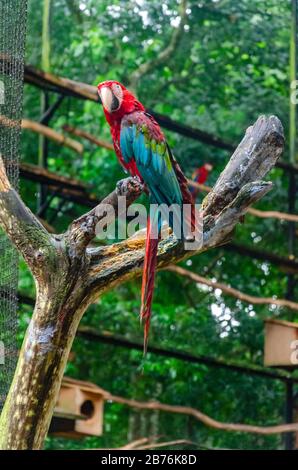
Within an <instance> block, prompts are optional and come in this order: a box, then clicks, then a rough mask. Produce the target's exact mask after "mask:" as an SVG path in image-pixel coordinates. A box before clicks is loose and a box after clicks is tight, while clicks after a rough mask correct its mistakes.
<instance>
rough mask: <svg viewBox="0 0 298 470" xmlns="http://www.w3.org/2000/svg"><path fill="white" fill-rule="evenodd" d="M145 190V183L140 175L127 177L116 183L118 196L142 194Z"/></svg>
mask: <svg viewBox="0 0 298 470" xmlns="http://www.w3.org/2000/svg"><path fill="white" fill-rule="evenodd" d="M143 191H144V184H143V183H142V181H141V180H140V178H139V177H138V176H133V177H130V178H125V179H123V180H120V181H118V183H117V184H116V193H117V196H128V195H130V194H136V193H137V194H141V193H142V192H143Z"/></svg>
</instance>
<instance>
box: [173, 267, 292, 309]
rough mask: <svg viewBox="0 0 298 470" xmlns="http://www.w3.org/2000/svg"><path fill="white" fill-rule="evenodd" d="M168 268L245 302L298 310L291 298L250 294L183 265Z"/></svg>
mask: <svg viewBox="0 0 298 470" xmlns="http://www.w3.org/2000/svg"><path fill="white" fill-rule="evenodd" d="M166 270H167V271H171V272H173V273H176V274H178V275H179V276H184V277H186V278H188V279H190V280H191V281H194V282H196V283H198V284H204V285H205V286H209V287H211V288H212V289H213V290H215V289H220V290H222V291H223V292H224V293H225V294H228V295H230V296H232V297H235V298H236V299H239V300H244V302H248V303H250V304H257V305H264V304H265V305H278V306H279V307H288V308H290V309H292V310H296V311H297V310H298V303H296V302H292V301H291V300H287V299H275V298H274V297H256V296H254V295H249V294H246V293H245V292H241V291H240V290H238V289H234V288H233V287H230V286H228V285H227V284H224V283H222V282H213V281H212V280H211V279H207V278H206V277H203V276H200V275H199V274H196V273H194V272H192V271H189V270H188V269H184V268H182V267H181V266H174V265H172V266H168V267H167V268H166Z"/></svg>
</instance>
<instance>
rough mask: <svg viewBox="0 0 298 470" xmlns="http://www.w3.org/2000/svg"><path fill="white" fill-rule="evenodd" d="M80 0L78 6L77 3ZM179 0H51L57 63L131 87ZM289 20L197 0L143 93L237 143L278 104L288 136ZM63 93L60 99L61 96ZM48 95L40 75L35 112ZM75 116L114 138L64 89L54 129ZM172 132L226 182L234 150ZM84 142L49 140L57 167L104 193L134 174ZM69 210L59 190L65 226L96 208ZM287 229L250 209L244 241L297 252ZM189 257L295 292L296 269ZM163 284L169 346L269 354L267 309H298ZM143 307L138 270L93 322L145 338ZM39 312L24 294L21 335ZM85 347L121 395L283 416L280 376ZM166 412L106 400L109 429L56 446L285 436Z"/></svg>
mask: <svg viewBox="0 0 298 470" xmlns="http://www.w3.org/2000/svg"><path fill="white" fill-rule="evenodd" d="M71 4H72V5H73V7H74V8H70V7H69V5H71ZM29 6H30V10H29V25H28V41H27V62H28V63H32V64H33V65H35V66H40V63H41V49H40V42H41V36H40V31H41V24H42V9H41V8H40V2H39V1H38V0H30V2H29ZM78 6H79V9H78ZM75 7H76V8H75ZM177 8H178V2H176V1H175V0H165V1H164V2H163V3H162V5H161V3H160V1H157V0H150V1H149V0H143V1H138V0H130V1H123V0H119V1H113V2H111V1H107V0H101V1H100V2H98V1H96V0H84V1H76V0H73V1H72V2H69V1H65V0H52V10H51V31H50V37H51V58H50V61H51V70H52V71H53V72H55V73H56V74H59V75H61V76H65V77H68V78H71V79H74V80H79V81H82V82H87V83H91V84H97V83H98V82H99V81H101V80H105V79H117V80H119V81H122V82H124V83H125V84H126V85H129V82H130V76H131V74H132V73H133V72H134V71H135V70H136V68H137V67H138V66H140V65H141V64H142V63H144V62H147V61H150V60H151V59H153V58H155V57H156V55H158V54H159V53H160V51H161V50H163V49H164V48H165V47H166V46H167V45H168V43H169V41H170V38H171V35H172V32H173V25H175V24H177V23H175V20H177ZM289 22H290V6H289V2H280V1H278V0H262V1H261V0H249V1H248V0H243V1H241V2H235V1H232V0H227V1H224V0H218V1H210V0H202V1H201V2H197V1H194V0H192V1H189V7H188V11H187V21H186V25H185V27H184V33H183V36H182V40H181V41H180V43H179V44H178V46H177V48H176V50H175V53H174V54H173V55H171V56H170V57H169V58H168V60H167V61H166V62H165V63H163V64H162V65H160V66H159V67H157V68H153V69H152V70H150V71H149V72H148V74H146V75H145V76H143V77H142V78H141V80H140V81H139V83H138V87H137V92H138V97H139V98H140V100H142V101H143V102H144V104H145V105H146V106H147V107H149V108H154V109H155V110H156V111H158V112H161V113H164V114H167V115H169V116H171V117H172V118H173V119H176V120H177V121H180V122H183V123H186V124H189V125H191V126H192V127H198V128H201V129H202V130H205V131H208V132H210V133H214V134H216V135H219V136H221V137H222V138H223V139H224V140H226V141H230V142H236V143H237V142H239V140H240V139H241V138H242V135H243V132H244V130H245V129H246V127H247V126H248V125H250V124H251V123H252V122H253V121H254V120H255V119H256V118H257V116H258V115H259V114H277V115H278V116H279V117H280V119H281V120H282V122H283V124H284V127H285V132H286V135H287V132H288V61H289V51H288V49H289V47H288V46H289V40H290V38H289ZM54 99H55V97H54V96H52V97H51V100H52V101H51V102H53V100H54ZM39 103H40V93H39V92H38V90H37V89H36V88H34V87H32V86H30V87H29V86H28V85H27V86H26V89H25V107H24V114H25V116H26V117H29V118H32V119H38V116H39V109H40V104H39ZM64 124H70V125H73V126H75V127H78V128H82V129H84V130H87V131H88V132H90V133H91V134H94V135H95V136H100V137H101V138H105V139H110V136H109V130H108V126H107V125H106V124H105V120H104V117H103V113H102V110H101V108H100V107H99V106H98V105H97V104H95V103H91V102H87V101H86V102H84V101H80V100H77V99H74V98H67V99H65V100H64V102H63V104H62V106H61V107H60V108H59V111H58V112H57V113H56V115H55V119H53V121H52V122H51V126H53V127H54V128H55V129H56V130H58V131H60V132H63V130H62V127H63V125H64ZM167 138H168V141H169V143H170V145H171V146H172V148H173V149H174V152H175V155H176V156H177V158H178V159H179V161H180V162H181V164H182V167H183V168H184V169H185V172H186V174H187V175H191V173H192V171H193V169H194V168H196V167H198V166H200V165H201V164H202V163H203V162H207V161H208V162H210V163H212V164H213V165H214V171H213V173H212V174H211V176H210V179H209V181H208V184H210V185H212V184H213V183H214V182H215V181H216V179H217V177H218V175H219V173H220V172H221V170H222V169H223V168H224V166H225V164H226V163H227V161H228V158H229V155H228V153H227V152H225V151H223V150H219V149H215V148H213V147H209V146H206V145H203V144H201V143H199V142H196V141H193V140H190V139H186V138H184V137H181V136H179V135H177V134H173V133H167ZM83 143H84V148H85V150H84V154H83V156H79V155H77V154H74V153H73V152H72V151H71V150H69V149H65V148H60V147H57V146H56V145H54V144H53V143H50V157H49V162H48V163H49V169H50V170H52V171H55V172H58V173H60V174H62V175H68V176H71V177H75V178H78V179H80V180H82V181H84V182H86V183H88V184H89V185H90V186H91V188H92V190H93V192H95V193H96V194H98V195H99V196H100V197H101V196H104V195H106V194H108V193H109V192H110V191H111V190H112V189H113V188H114V185H115V182H116V181H117V180H118V179H120V178H122V177H123V176H124V175H123V172H122V170H121V168H120V167H119V164H118V162H117V161H116V158H115V156H114V155H113V153H111V152H108V151H107V150H104V149H101V148H97V147H95V146H93V145H92V144H89V143H86V141H84V142H83ZM37 148H38V137H37V136H36V135H33V134H30V133H24V135H23V156H24V159H25V161H26V162H31V163H35V164H36V163H37ZM283 158H285V159H286V158H287V154H286V155H284V157H283ZM270 178H271V180H272V181H273V182H274V189H273V191H272V192H271V193H269V194H268V195H267V196H266V198H265V199H264V200H263V201H262V202H261V203H260V204H259V205H258V207H259V208H261V209H264V210H266V209H267V210H268V209H272V210H280V211H287V204H288V202H287V188H288V179H287V174H286V173H284V172H282V171H281V170H278V169H275V170H273V171H272V172H271V175H270ZM21 190H22V195H23V197H24V199H25V201H26V202H27V203H28V204H29V206H30V207H31V209H32V210H35V209H36V193H37V190H38V188H37V186H36V185H34V184H32V183H30V182H25V181H22V187H21ZM57 208H59V199H58V198H54V200H53V201H52V204H51V209H50V210H49V211H48V213H47V218H48V220H49V221H50V222H51V223H52V224H53V225H54V226H55V228H56V230H57V231H62V230H64V229H65V228H66V227H67V225H68V224H69V223H70V221H71V220H72V219H73V218H74V217H76V216H78V215H79V214H81V213H82V212H83V211H84V208H83V207H80V206H78V205H74V204H73V203H71V202H68V203H66V204H65V205H64V206H63V212H62V211H61V210H60V211H58V214H56V215H55V210H57ZM54 216H55V218H54V219H53V217H54ZM287 234H288V225H287V224H286V223H284V222H280V221H277V220H274V219H257V218H255V217H252V216H251V215H249V216H246V219H245V222H244V224H242V225H241V226H239V227H238V228H237V230H236V234H235V237H236V239H237V241H239V242H241V243H243V244H247V245H251V246H255V247H256V248H259V249H260V250H262V249H264V250H270V251H272V252H274V253H277V254H280V255H285V256H286V255H287V249H288V247H287ZM182 265H183V266H185V267H187V268H189V269H191V270H192V271H194V272H197V273H200V274H203V275H206V276H208V277H210V278H214V279H217V280H221V281H222V282H225V283H228V284H230V285H232V286H233V287H236V288H238V289H240V290H243V291H245V292H247V293H250V294H253V295H256V296H272V295H276V296H277V297H284V296H285V292H286V288H287V278H286V274H285V273H283V272H281V271H280V270H279V269H278V268H277V267H275V266H273V265H270V264H268V263H265V262H260V261H256V260H254V259H250V258H247V257H243V256H239V255H237V254H234V253H231V252H227V251H225V250H224V249H223V248H221V249H218V250H213V251H210V252H208V253H205V254H203V255H201V256H199V257H194V258H192V259H191V260H189V261H187V262H184V263H182ZM156 284H157V285H156V290H155V299H154V308H153V310H154V315H153V320H152V334H151V337H150V342H152V344H153V343H154V344H157V345H159V346H162V347H164V348H175V349H179V350H181V351H188V352H191V353H193V354H203V355H207V356H211V357H215V358H221V359H224V360H230V361H235V362H236V361H238V362H241V363H244V364H259V365H261V364H262V361H263V319H264V318H267V317H281V318H287V319H290V320H297V314H294V313H293V311H288V310H286V309H281V308H280V309H278V308H273V307H268V306H262V305H258V306H257V305H256V306H252V305H248V304H246V303H244V302H241V301H238V300H236V299H234V298H231V297H228V296H226V295H224V294H222V293H221V292H220V291H218V290H216V291H215V292H210V290H209V289H208V288H205V287H202V286H199V285H196V284H194V283H192V282H190V281H187V280H185V279H183V278H179V277H177V276H176V275H174V274H173V273H167V272H162V273H159V274H158V276H157V283H156ZM20 289H21V291H22V292H24V293H26V295H34V286H33V283H32V279H31V277H30V274H29V273H28V271H27V269H26V268H25V266H24V264H23V263H22V265H21V275H20ZM296 293H297V292H296ZM139 305H140V282H139V281H138V280H137V281H133V282H130V283H127V284H125V285H122V286H120V287H119V288H117V289H115V290H113V291H111V292H108V293H107V294H105V295H104V296H103V297H102V298H100V299H99V300H98V302H97V303H96V304H95V305H92V306H91V307H90V308H89V309H88V311H87V313H86V314H85V316H84V318H83V322H82V323H83V324H85V325H89V326H93V327H94V328H96V329H98V330H108V331H111V332H113V333H115V334H121V335H124V336H126V337H128V338H136V339H138V340H140V341H141V337H142V329H141V328H140V325H139V319H138V312H139ZM29 312H30V308H28V307H26V306H23V305H22V307H21V317H20V318H21V321H20V339H21V337H22V335H23V332H24V330H25V328H26V326H27V324H28V321H29ZM73 352H74V354H73V356H72V358H71V360H70V361H69V363H68V365H67V369H66V374H68V375H71V376H73V377H77V378H80V379H82V380H89V381H93V382H95V383H96V384H98V385H99V386H101V387H103V388H105V389H107V390H109V391H111V392H112V393H115V394H117V395H123V396H126V397H135V398H137V399H140V400H149V399H152V398H154V399H158V400H160V401H162V402H166V403H170V404H181V405H189V406H193V407H194V408H200V409H201V410H202V411H204V412H205V413H207V414H210V416H212V417H214V418H216V419H218V420H222V421H229V422H246V423H254V424H260V425H262V424H263V425H265V424H268V425H269V424H277V423H279V422H281V421H282V419H283V406H284V400H285V391H284V389H283V385H282V384H281V383H279V382H277V381H270V380H267V379H266V380H265V379H262V378H260V377H254V376H247V375H243V374H239V373H236V372H233V373H232V372H229V373H227V371H226V370H221V369H215V368H211V367H206V366H203V365H193V364H187V363H185V362H182V361H178V360H174V359H170V358H166V359H165V358H163V357H159V356H157V355H153V354H150V353H149V354H148V357H147V359H146V362H145V364H144V368H143V370H142V367H141V365H142V356H141V353H140V352H136V351H134V350H127V349H124V348H121V347H115V346H111V345H105V344H100V343H97V344H96V343H93V342H90V341H86V340H83V339H82V338H77V339H76V341H75V344H74V347H73ZM157 421H158V425H156V422H155V421H154V419H152V413H151V414H150V413H148V412H138V413H136V412H134V411H132V410H129V409H128V408H127V407H124V406H120V405H116V404H106V409H105V419H104V428H105V431H104V434H103V436H102V437H100V438H87V439H85V440H84V441H79V442H77V441H67V440H65V439H57V438H52V437H50V438H48V439H47V443H46V448H49V449H53V448H60V449H62V448H63V449H75V448H88V447H117V446H120V445H123V444H125V443H126V442H127V441H128V440H129V439H136V438H138V437H140V436H142V435H145V436H148V435H152V434H157V435H162V436H163V437H164V440H171V439H180V438H189V439H191V440H192V441H195V442H197V443H198V445H200V446H207V447H220V448H233V449H246V448H248V449H274V448H281V447H282V439H281V437H280V436H268V437H266V436H257V435H253V434H252V435H249V434H236V433H226V432H223V431H215V430H212V429H209V428H206V427H205V426H203V425H201V424H200V423H198V422H196V421H194V420H193V419H189V418H187V417H184V416H175V415H170V414H165V413H163V414H159V415H158V417H157ZM154 423H155V424H154ZM135 428H137V431H136V430H135Z"/></svg>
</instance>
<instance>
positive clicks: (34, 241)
mask: <svg viewBox="0 0 298 470" xmlns="http://www.w3.org/2000/svg"><path fill="white" fill-rule="evenodd" d="M283 142H284V139H283V130H282V126H281V124H280V122H279V120H278V119H277V118H276V117H274V116H272V117H270V118H266V117H261V118H259V119H258V120H257V122H256V123H255V125H254V126H253V127H250V128H249V129H248V130H247V132H246V135H245V137H244V139H243V140H242V142H241V144H240V145H239V147H238V149H237V150H236V151H235V153H234V155H233V156H232V158H231V160H230V162H229V164H228V166H227V168H226V169H225V170H224V172H223V173H222V175H221V176H220V179H219V181H220V184H219V183H217V184H216V185H215V189H214V191H212V192H211V193H209V195H208V197H207V199H206V201H205V204H204V213H205V217H204V237H203V238H204V239H203V246H202V248H201V249H200V250H199V251H197V252H194V251H188V252H186V251H185V250H184V246H183V243H182V242H181V241H178V240H177V239H176V238H175V236H173V235H170V236H168V237H167V238H166V239H165V240H162V241H161V242H160V247H159V254H158V267H159V268H162V267H165V266H167V265H168V264H173V263H175V262H177V261H179V260H181V259H183V258H186V257H189V256H192V255H195V254H198V253H199V252H202V251H205V250H207V249H210V248H212V247H215V246H218V245H221V244H222V243H224V242H226V241H227V240H228V239H229V238H231V233H232V231H233V229H234V227H235V225H236V224H237V222H238V221H239V219H241V217H242V216H243V214H245V212H246V211H247V209H248V207H249V205H250V204H252V203H254V202H256V201H257V200H259V199H260V198H261V197H262V196H263V195H264V194H266V193H267V192H268V191H269V190H270V189H271V183H266V182H263V181H261V179H262V178H263V177H264V176H265V175H266V173H267V172H268V171H269V170H270V169H271V168H272V167H273V166H274V164H275V162H276V160H277V159H278V157H279V156H280V154H281V152H282V149H283ZM142 189H143V188H142V187H141V185H140V183H139V182H138V181H136V180H134V179H132V178H128V179H127V180H123V182H122V184H121V185H118V190H117V191H114V192H113V193H112V194H111V195H110V196H108V197H107V198H106V199H105V200H104V201H103V202H104V203H110V204H111V205H113V206H114V207H115V208H116V207H117V195H118V194H121V195H124V196H126V198H127V204H130V203H131V202H133V201H134V200H135V199H136V198H137V197H138V196H139V195H140V193H141V191H142ZM0 191H1V193H0V224H1V226H2V228H3V229H4V230H5V231H6V233H7V234H8V236H9V238H10V239H11V241H12V242H13V243H14V244H15V246H16V247H17V248H18V250H19V251H20V253H21V254H22V256H23V257H24V259H25V261H26V263H27V264H28V266H29V268H30V269H31V272H32V274H33V276H34V279H35V282H36V287H37V298H36V305H35V309H34V313H33V317H32V320H31V322H30V325H29V327H28V330H27V333H26V336H25V339H24V343H23V346H22V349H21V353H20V356H19V361H18V365H17V369H16V372H15V376H14V379H13V382H12V385H11V388H10V391H9V394H8V397H7V400H6V403H5V406H4V409H3V412H2V414H1V418H0V448H1V449H40V448H41V447H42V446H43V442H44V438H45V436H46V434H47V430H48V427H49V424H50V420H51V417H52V413H53V409H54V406H55V402H56V397H57V393H58V389H59V387H60V384H61V379H62V375H63V372H64V368H65V363H66V360H67V357H68V354H69V351H70V348H71V345H72V342H73V339H74V337H75V334H76V330H77V327H78V324H79V322H80V319H81V317H82V315H83V313H84V311H85V310H86V309H87V307H88V305H90V303H91V302H93V301H94V300H95V299H96V298H97V297H98V296H99V295H100V294H101V293H103V292H105V291H107V290H109V289H111V288H113V287H114V286H116V285H118V284H120V283H122V282H124V281H126V280H128V279H131V278H133V277H135V276H137V275H139V274H140V273H141V270H142V263H143V256H144V238H143V237H133V238H131V239H128V240H126V241H123V242H121V243H117V244H114V245H110V246H103V247H98V248H90V247H88V244H89V243H90V241H91V240H92V239H93V238H94V236H95V227H96V224H97V223H98V221H99V218H98V216H97V212H96V209H92V210H91V211H90V212H88V213H87V214H85V215H84V216H82V217H80V218H79V219H77V220H76V221H74V222H73V223H72V224H71V226H70V227H69V229H68V231H67V232H66V233H64V234H62V235H53V234H49V233H48V232H47V231H46V229H45V228H44V227H43V226H42V225H41V224H40V222H39V221H38V220H37V219H36V217H35V216H34V215H33V214H32V213H31V212H30V210H29V209H28V208H27V207H26V206H25V205H24V203H23V202H22V201H21V199H20V198H19V196H18V194H17V193H16V192H15V191H14V190H13V189H12V188H11V186H10V184H9V182H8V179H7V177H6V173H5V169H4V166H3V163H2V162H1V166H0Z"/></svg>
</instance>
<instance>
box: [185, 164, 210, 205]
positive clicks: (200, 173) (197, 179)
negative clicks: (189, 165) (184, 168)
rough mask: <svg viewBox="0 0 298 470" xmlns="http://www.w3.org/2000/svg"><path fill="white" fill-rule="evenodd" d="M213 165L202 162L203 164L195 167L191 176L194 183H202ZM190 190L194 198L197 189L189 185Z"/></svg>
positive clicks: (197, 191)
mask: <svg viewBox="0 0 298 470" xmlns="http://www.w3.org/2000/svg"><path fill="white" fill-rule="evenodd" d="M212 169H213V166H212V165H211V164H210V163H204V165H202V166H200V167H199V168H197V169H196V170H195V171H194V172H193V174H192V176H191V179H192V181H193V182H194V183H199V184H204V183H205V182H206V180H207V178H208V176H209V173H210V172H211V171H212ZM190 192H191V194H192V197H193V198H194V199H196V197H197V195H198V193H199V189H198V188H194V187H191V188H190Z"/></svg>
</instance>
